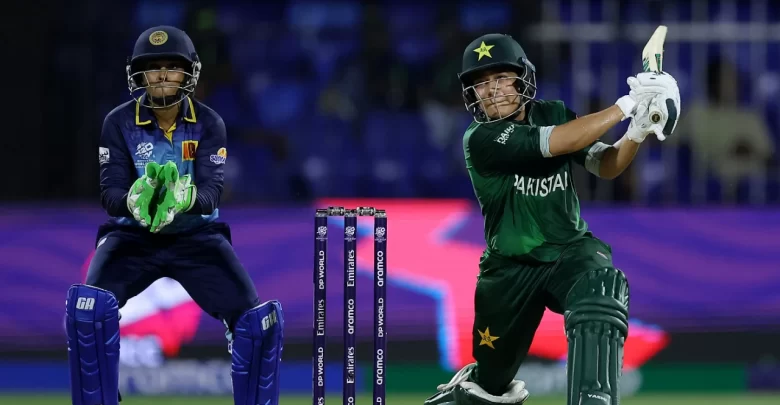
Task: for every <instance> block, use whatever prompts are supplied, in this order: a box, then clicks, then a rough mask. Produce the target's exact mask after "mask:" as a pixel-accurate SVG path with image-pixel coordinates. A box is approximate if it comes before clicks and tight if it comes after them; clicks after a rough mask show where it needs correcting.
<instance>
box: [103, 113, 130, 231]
mask: <svg viewBox="0 0 780 405" xmlns="http://www.w3.org/2000/svg"><path fill="white" fill-rule="evenodd" d="M98 154H99V160H100V202H101V204H102V205H103V209H104V210H105V211H106V213H108V215H109V216H112V217H128V218H132V217H133V215H132V214H131V213H130V211H129V210H128V208H127V193H128V191H129V190H130V186H131V185H132V184H133V181H134V180H135V179H136V178H137V177H138V175H137V173H136V172H135V168H134V166H133V162H132V159H131V158H130V152H129V151H128V150H127V145H126V144H125V141H124V138H123V136H122V132H121V131H120V129H119V124H118V123H117V122H116V120H115V118H114V116H113V115H109V116H108V117H106V119H105V120H104V121H103V129H102V131H101V133H100V141H99V142H98Z"/></svg>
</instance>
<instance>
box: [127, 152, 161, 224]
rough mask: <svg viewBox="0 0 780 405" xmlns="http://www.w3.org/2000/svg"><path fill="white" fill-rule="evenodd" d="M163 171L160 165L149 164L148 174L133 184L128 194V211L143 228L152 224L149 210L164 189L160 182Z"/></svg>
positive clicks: (147, 165)
mask: <svg viewBox="0 0 780 405" xmlns="http://www.w3.org/2000/svg"><path fill="white" fill-rule="evenodd" d="M161 171H162V167H161V166H160V165H159V164H157V163H155V162H149V163H147V164H146V173H145V174H144V175H143V176H141V177H140V178H139V179H138V180H136V181H135V182H134V183H133V185H132V186H131V187H130V191H129V192H128V193H127V210H128V211H130V213H131V214H132V215H133V218H135V220H136V221H138V222H140V223H141V226H144V227H147V226H149V225H150V224H151V223H152V216H151V213H150V211H149V209H150V208H151V207H152V204H154V199H155V196H156V195H157V193H158V192H159V191H160V189H161V188H162V183H161V182H160V181H159V180H158V176H159V175H160V172H161Z"/></svg>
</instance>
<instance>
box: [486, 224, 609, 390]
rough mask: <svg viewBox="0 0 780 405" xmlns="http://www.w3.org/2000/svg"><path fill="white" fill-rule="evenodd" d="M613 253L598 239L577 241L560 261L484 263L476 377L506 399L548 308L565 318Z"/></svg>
mask: <svg viewBox="0 0 780 405" xmlns="http://www.w3.org/2000/svg"><path fill="white" fill-rule="evenodd" d="M611 267H613V264H612V249H611V248H610V247H609V246H608V245H607V244H605V243H604V242H602V241H601V240H599V239H597V238H595V237H586V238H583V239H580V240H578V241H576V242H574V243H572V244H571V245H570V246H569V247H568V248H567V249H566V250H565V251H564V252H563V254H562V255H561V257H560V258H559V259H558V261H557V262H554V263H519V262H517V261H514V260H509V259H506V258H496V257H491V256H488V257H486V258H484V259H483V260H482V261H481V262H480V275H479V279H478V281H477V287H476V292H475V298H474V307H475V308H474V309H475V319H474V328H473V332H472V333H473V336H472V339H473V349H472V350H473V355H474V358H475V359H476V360H477V368H476V371H475V372H474V374H473V375H472V378H473V379H474V380H475V381H476V382H477V383H478V384H479V385H480V386H481V387H482V388H483V389H485V390H486V391H487V392H488V393H490V394H492V395H501V394H502V393H504V389H505V388H506V386H507V384H509V383H510V382H511V381H512V379H514V377H515V375H516V374H517V370H518V369H519V368H520V365H521V364H522V363H523V361H524V360H525V358H526V357H527V355H528V349H529V347H530V346H531V341H532V340H533V337H534V334H535V333H536V329H537V328H538V327H539V323H540V322H541V320H542V315H543V314H544V311H545V308H549V309H550V310H551V311H554V312H556V313H560V314H563V312H564V311H565V310H566V309H567V302H566V297H567V295H568V293H569V290H570V289H571V288H572V286H573V285H574V283H575V282H577V280H579V279H580V278H581V277H582V276H583V274H584V273H586V272H588V271H591V270H597V269H603V268H611Z"/></svg>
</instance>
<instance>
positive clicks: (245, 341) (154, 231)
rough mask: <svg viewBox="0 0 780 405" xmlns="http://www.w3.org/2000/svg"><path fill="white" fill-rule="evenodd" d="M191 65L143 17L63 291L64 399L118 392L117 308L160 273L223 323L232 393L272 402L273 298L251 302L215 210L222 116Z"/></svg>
mask: <svg viewBox="0 0 780 405" xmlns="http://www.w3.org/2000/svg"><path fill="white" fill-rule="evenodd" d="M200 74H201V63H200V61H199V59H198V54H197V53H196V52H195V47H194V46H193V44H192V41H191V40H190V38H189V37H188V36H187V34H185V33H184V32H183V31H181V30H180V29H178V28H175V27H170V26H159V27H153V28H150V29H148V30H146V31H145V32H144V33H142V34H141V36H140V37H139V38H138V40H137V41H136V43H135V47H134V49H133V54H132V57H131V58H130V60H129V62H128V65H127V82H128V86H129V89H130V93H131V95H133V99H132V100H131V101H129V102H127V103H124V104H122V105H120V106H118V107H117V108H115V109H114V110H113V111H111V112H110V113H109V114H108V115H107V116H106V118H105V121H104V122H103V130H102V134H101V136H100V143H99V160H100V191H101V202H102V205H103V208H104V209H105V210H106V212H107V213H108V215H109V216H110V217H111V219H110V220H109V221H108V223H106V224H104V225H103V226H101V227H100V229H99V230H98V235H97V243H96V245H97V246H96V251H95V255H94V257H93V259H92V262H91V263H90V265H89V270H88V273H87V279H86V282H85V283H84V284H74V285H73V286H71V288H70V290H69V291H68V297H67V303H66V307H67V333H68V357H69V360H70V381H71V391H72V400H73V405H116V404H117V403H118V402H119V401H120V400H121V398H120V396H119V389H118V384H119V375H118V373H119V318H120V314H119V309H120V308H122V306H123V305H124V304H125V303H126V302H127V300H129V299H130V298H132V297H134V296H136V295H138V294H139V293H140V292H142V291H143V290H144V289H146V288H147V287H148V286H149V285H150V284H152V283H153V282H154V281H156V280H157V279H159V278H161V277H170V278H172V279H174V280H176V281H178V282H179V283H180V284H181V285H182V286H183V287H184V289H185V290H187V292H188V293H189V294H190V296H191V297H192V298H193V300H195V302H196V303H197V304H198V305H199V306H200V307H201V308H203V310H204V311H205V312H207V313H208V314H209V315H211V316H212V317H214V318H216V319H218V320H220V321H222V322H223V323H224V324H225V326H226V328H227V333H226V335H227V338H228V341H229V345H228V347H229V351H230V352H231V354H232V359H233V365H232V372H231V375H232V379H233V394H234V400H235V403H236V405H255V404H277V403H278V400H279V383H278V380H279V373H278V367H279V362H280V360H281V355H282V337H283V336H282V331H283V328H284V319H283V316H282V308H281V306H280V304H279V302H278V301H273V300H271V301H268V302H265V303H262V304H261V303H260V300H259V298H258V296H257V291H256V290H255V286H254V284H253V283H252V280H251V279H250V277H249V275H248V274H247V272H246V270H245V269H244V267H243V266H242V265H241V263H240V262H239V260H238V258H237V257H236V253H235V252H234V250H233V248H232V246H231V238H230V228H229V227H228V225H227V224H224V223H220V222H217V219H218V217H219V209H218V207H219V200H220V195H221V193H222V186H223V177H224V176H223V172H224V165H225V163H226V160H227V149H226V148H227V145H226V134H225V123H224V122H223V121H222V118H221V117H220V116H219V115H218V114H217V113H216V112H214V110H212V109H211V108H209V107H207V106H206V105H204V104H203V103H201V102H199V101H196V100H194V99H192V98H191V97H190V96H191V95H192V93H193V92H194V90H195V86H196V85H197V83H198V78H199V77H200ZM136 93H140V95H139V96H137V98H136V95H135V94H136Z"/></svg>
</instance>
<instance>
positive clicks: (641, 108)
mask: <svg viewBox="0 0 780 405" xmlns="http://www.w3.org/2000/svg"><path fill="white" fill-rule="evenodd" d="M665 101H666V96H665V95H664V94H659V95H656V96H655V97H653V98H648V99H645V100H644V101H641V102H640V103H639V104H637V106H636V110H635V113H634V116H632V117H631V123H630V124H628V130H627V131H626V136H627V137H628V139H630V140H631V141H633V142H635V143H642V142H644V140H645V138H647V136H648V135H650V134H655V136H656V137H658V139H660V140H664V139H665V137H664V133H663V128H664V126H665V125H666V122H667V117H668V113H664V112H661V120H660V121H659V122H658V123H654V122H652V121H651V120H650V111H651V110H652V111H657V110H660V109H661V106H660V104H665Z"/></svg>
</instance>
